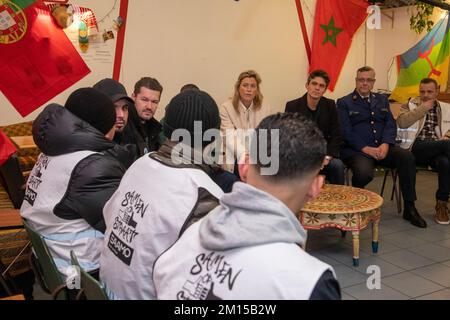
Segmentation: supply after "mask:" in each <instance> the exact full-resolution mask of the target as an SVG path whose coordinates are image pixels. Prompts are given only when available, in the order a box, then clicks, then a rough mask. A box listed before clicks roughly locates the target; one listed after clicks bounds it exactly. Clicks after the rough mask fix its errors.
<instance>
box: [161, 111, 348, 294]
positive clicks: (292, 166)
mask: <svg viewBox="0 0 450 320" xmlns="http://www.w3.org/2000/svg"><path fill="white" fill-rule="evenodd" d="M264 131H267V139H264V138H265V134H261V133H262V132H264ZM277 135H278V136H279V139H278V140H279V141H278V142H279V144H277V141H276V140H277V139H276V136H277ZM273 137H275V139H272V138H273ZM258 148H260V149H261V148H262V149H263V150H262V151H263V152H261V150H258V151H259V155H261V154H262V153H264V152H265V151H268V153H266V154H271V155H273V154H275V153H276V152H278V153H279V157H278V159H277V160H278V161H279V163H278V172H277V173H275V174H274V175H263V174H264V173H265V171H264V169H266V168H267V167H268V165H267V164H265V165H263V164H262V162H263V160H262V158H261V157H259V156H258V155H257V154H256V152H251V154H250V155H249V156H247V157H246V159H245V161H244V163H242V164H240V165H239V173H240V175H241V177H242V180H243V181H244V182H246V183H241V182H237V183H235V184H234V186H233V190H232V192H231V193H229V194H225V195H224V196H222V198H221V200H220V206H218V207H217V208H215V209H213V210H212V211H211V212H210V213H209V214H207V215H206V216H205V217H204V218H202V219H201V220H199V221H198V222H196V223H194V224H193V225H191V226H190V227H189V228H188V229H187V230H186V231H185V232H184V234H183V235H182V236H181V237H180V239H179V240H178V241H177V242H176V243H175V244H174V245H173V246H172V247H171V248H170V249H169V250H168V251H166V252H165V253H164V254H162V255H161V256H160V257H159V258H158V260H157V261H156V262H155V265H154V274H153V280H154V284H155V287H156V293H157V298H158V299H180V300H209V299H211V300H213V299H215V300H217V299H224V300H228V299H236V300H241V299H256V300H258V299H259V300H261V299H262V300H265V299H302V300H308V299H340V298H341V294H340V288H339V283H338V282H337V280H336V277H335V274H334V271H333V269H332V267H331V266H329V265H327V264H325V263H323V262H321V261H319V260H318V259H316V258H314V257H312V256H310V255H309V254H307V253H306V252H305V251H304V250H303V249H302V248H301V247H304V245H305V242H306V231H305V230H304V229H303V227H302V226H301V225H300V223H299V221H298V219H297V218H296V213H298V212H299V211H300V210H301V208H302V207H303V206H304V204H305V203H306V202H307V201H309V200H311V199H313V198H315V197H316V196H317V195H318V194H319V192H320V189H321V187H322V184H323V177H320V176H318V173H319V171H320V169H321V166H322V164H323V162H324V159H325V155H326V143H325V140H324V138H323V136H322V134H321V133H320V131H319V129H317V127H316V126H315V125H314V124H313V123H312V122H310V121H309V120H306V119H304V118H303V117H301V116H300V115H297V114H292V113H285V114H276V115H272V116H269V117H267V118H265V119H264V120H263V121H262V122H261V124H260V125H259V126H258V128H257V129H256V132H255V135H254V137H253V140H252V148H251V149H250V150H257V149H258ZM265 149H267V150H265ZM253 153H255V154H253Z"/></svg>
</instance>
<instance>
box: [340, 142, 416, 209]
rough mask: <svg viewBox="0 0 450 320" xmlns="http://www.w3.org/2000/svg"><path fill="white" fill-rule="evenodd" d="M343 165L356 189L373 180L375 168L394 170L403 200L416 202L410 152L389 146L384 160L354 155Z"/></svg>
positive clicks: (414, 179)
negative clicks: (347, 169)
mask: <svg viewBox="0 0 450 320" xmlns="http://www.w3.org/2000/svg"><path fill="white" fill-rule="evenodd" d="M344 163H345V164H346V165H347V166H348V167H349V168H350V169H351V170H352V173H353V177H352V185H353V186H354V187H357V188H364V187H365V186H366V185H367V184H368V183H369V182H370V181H372V180H373V173H374V169H375V166H377V165H381V166H384V167H388V168H396V169H397V173H398V178H399V180H400V189H401V191H402V194H403V199H404V200H405V202H406V203H408V202H414V201H416V199H417V197H416V161H415V159H414V155H413V154H412V153H411V152H410V151H408V150H405V149H402V148H400V147H398V146H390V147H389V152H388V154H387V156H386V158H384V159H383V160H381V161H377V160H375V159H374V158H372V157H369V156H365V155H363V154H356V155H353V156H351V157H349V158H347V159H345V160H344Z"/></svg>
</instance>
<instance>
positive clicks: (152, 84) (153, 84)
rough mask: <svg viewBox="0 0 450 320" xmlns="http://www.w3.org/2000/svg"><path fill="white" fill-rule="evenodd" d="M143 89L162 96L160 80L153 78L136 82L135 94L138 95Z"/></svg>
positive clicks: (145, 78)
mask: <svg viewBox="0 0 450 320" xmlns="http://www.w3.org/2000/svg"><path fill="white" fill-rule="evenodd" d="M142 87H144V88H147V89H150V90H153V91H158V92H159V93H161V94H162V91H163V87H162V85H161V84H160V83H159V82H158V80H156V79H155V78H152V77H143V78H141V79H140V80H139V81H138V82H136V84H135V85H134V94H135V95H137V94H138V93H139V92H140V91H141V88H142Z"/></svg>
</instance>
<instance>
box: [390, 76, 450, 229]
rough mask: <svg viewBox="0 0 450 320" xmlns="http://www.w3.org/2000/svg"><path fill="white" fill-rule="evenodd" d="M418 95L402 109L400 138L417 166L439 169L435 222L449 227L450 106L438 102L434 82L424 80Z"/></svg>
mask: <svg viewBox="0 0 450 320" xmlns="http://www.w3.org/2000/svg"><path fill="white" fill-rule="evenodd" d="M419 93H420V97H418V98H415V99H410V100H409V101H408V103H406V104H404V105H403V106H402V107H401V109H400V114H399V116H398V117H397V125H398V127H399V128H400V129H399V131H398V132H399V137H400V138H402V137H403V139H402V143H401V147H403V148H405V149H411V151H412V153H413V154H414V156H415V157H416V163H417V164H419V165H422V166H431V167H433V168H434V169H435V170H437V172H438V184H439V187H438V189H437V191H436V208H435V209H436V213H435V215H434V219H435V221H436V222H437V223H439V224H443V225H448V224H449V223H450V220H449V212H448V207H447V202H448V199H449V192H450V140H449V139H450V131H449V130H448V129H449V127H448V121H449V120H450V106H449V105H448V104H446V103H442V102H439V101H438V100H437V96H438V95H439V85H438V83H437V82H436V80H434V79H431V78H424V79H422V81H421V82H420V86H419ZM404 129H406V130H404Z"/></svg>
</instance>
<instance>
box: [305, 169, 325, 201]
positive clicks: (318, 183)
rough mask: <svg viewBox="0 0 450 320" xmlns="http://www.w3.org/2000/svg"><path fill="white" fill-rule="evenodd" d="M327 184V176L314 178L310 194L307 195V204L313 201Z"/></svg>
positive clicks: (309, 190)
mask: <svg viewBox="0 0 450 320" xmlns="http://www.w3.org/2000/svg"><path fill="white" fill-rule="evenodd" d="M324 182H325V176H323V175H318V176H316V177H315V178H314V180H313V181H312V182H311V185H310V186H309V189H308V193H307V194H306V202H308V201H312V200H314V199H315V198H317V196H318V195H319V193H320V191H321V190H322V187H323V184H324Z"/></svg>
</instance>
